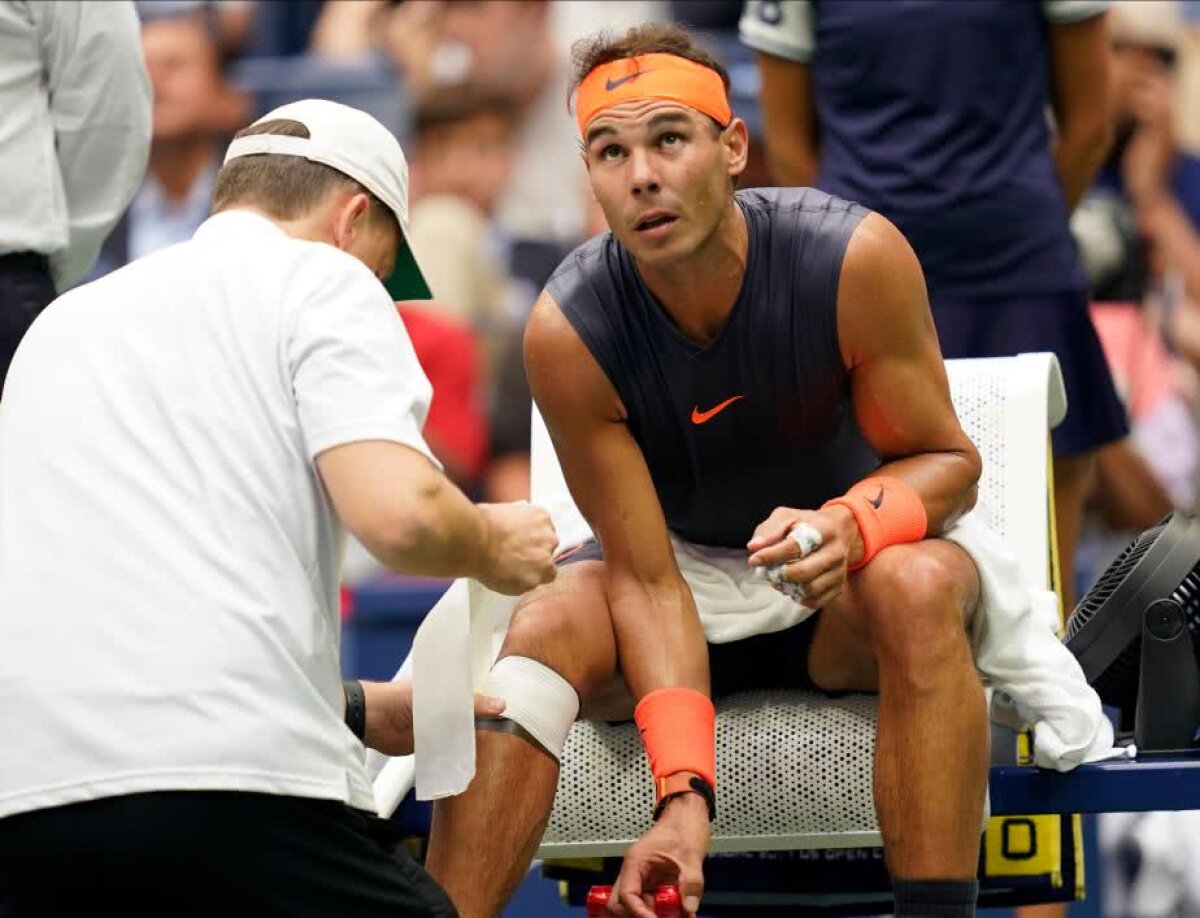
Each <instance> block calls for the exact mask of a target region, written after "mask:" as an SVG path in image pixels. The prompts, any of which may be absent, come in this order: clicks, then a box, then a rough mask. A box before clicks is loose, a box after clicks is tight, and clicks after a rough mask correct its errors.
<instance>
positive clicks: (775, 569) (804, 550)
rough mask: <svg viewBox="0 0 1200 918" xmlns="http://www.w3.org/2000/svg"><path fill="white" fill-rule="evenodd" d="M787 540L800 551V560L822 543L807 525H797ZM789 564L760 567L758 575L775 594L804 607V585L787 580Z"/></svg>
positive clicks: (818, 533) (785, 562)
mask: <svg viewBox="0 0 1200 918" xmlns="http://www.w3.org/2000/svg"><path fill="white" fill-rule="evenodd" d="M788 538H789V539H791V540H792V541H793V542H795V543H796V547H798V548H799V549H800V557H801V558H806V557H808V556H809V555H810V554H812V553H813V552H814V551H816V550H817V549H818V548H820V547H821V545H822V543H823V542H824V539H823V538H822V537H821V533H820V532H819V531H818V530H817V529H816V528H814V527H813V526H810V525H809V524H808V523H797V524H796V525H795V526H793V527H792V528H791V529H789V530H788ZM791 563H792V562H791V561H783V562H781V563H779V564H772V565H770V566H769V567H760V568H759V569H758V571H759V575H760V576H762V577H765V578H766V579H767V583H769V584H771V586H772V587H773V588H774V589H775V590H776V591H777V592H779V593H782V594H783V595H784V596H786V597H787V598H788V599H790V600H792V601H793V602H797V603H799V604H800V605H804V597H805V596H806V595H807V591H806V590H805V589H804V584H802V583H792V582H791V581H790V580H788V579H787V566H788V565H789V564H791Z"/></svg>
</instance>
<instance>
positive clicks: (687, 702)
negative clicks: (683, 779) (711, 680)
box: [633, 687, 717, 788]
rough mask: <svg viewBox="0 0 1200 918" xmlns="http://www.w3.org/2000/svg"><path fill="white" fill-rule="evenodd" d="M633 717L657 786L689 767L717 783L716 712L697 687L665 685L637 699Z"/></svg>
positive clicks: (710, 783) (709, 780) (714, 784)
mask: <svg viewBox="0 0 1200 918" xmlns="http://www.w3.org/2000/svg"><path fill="white" fill-rule="evenodd" d="M633 719H634V721H636V722H637V725H638V729H639V730H640V731H641V733H642V745H643V746H645V747H646V757H647V758H649V759H650V773H651V774H652V775H654V784H655V787H656V788H658V787H661V786H662V780H661V779H663V778H666V777H669V776H670V775H673V774H676V773H678V772H681V771H690V772H692V773H693V774H697V775H699V776H700V777H701V778H703V779H704V780H705V781H707V782H708V785H709V787H714V788H715V787H716V785H717V741H716V712H715V711H714V710H713V703H712V701H711V700H710V699H709V698H708V697H707V696H705V695H704V694H702V693H701V692H697V691H696V690H695V689H689V688H680V687H674V688H663V689H657V690H656V691H653V692H651V693H650V694H649V695H647V696H646V697H644V698H643V699H642V700H641V701H639V702H638V705H637V707H636V708H635V709H634V711H633Z"/></svg>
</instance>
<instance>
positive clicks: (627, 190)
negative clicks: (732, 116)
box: [585, 99, 745, 264]
mask: <svg viewBox="0 0 1200 918" xmlns="http://www.w3.org/2000/svg"><path fill="white" fill-rule="evenodd" d="M740 126H741V122H740V121H735V126H733V127H730V128H727V129H726V131H725V132H719V131H718V129H717V126H716V125H715V123H714V122H713V121H712V120H711V119H710V118H708V117H707V116H706V115H702V114H700V113H699V112H697V111H696V110H695V109H692V108H688V107H686V106H683V105H679V104H677V103H674V102H666V101H661V100H657V99H651V100H646V101H641V102H627V103H624V104H622V105H618V106H614V107H613V108H611V109H608V110H607V111H605V112H604V113H603V114H601V115H599V116H598V117H597V118H595V119H594V120H593V121H592V123H591V124H590V125H588V131H587V137H586V139H585V154H586V158H587V167H588V177H589V180H590V181H591V185H592V193H593V194H594V195H595V197H596V201H597V203H599V205H600V208H601V209H602V210H603V211H604V216H605V219H606V220H607V221H608V226H609V228H610V229H611V230H612V231H613V232H614V233H615V234H616V236H617V238H618V239H619V240H620V241H621V243H622V244H623V245H624V246H625V247H626V248H627V249H629V251H630V252H631V253H632V254H633V256H634V257H635V258H636V259H638V261H640V262H642V263H644V264H664V263H668V262H671V261H675V260H679V259H682V258H686V257H687V256H689V255H691V254H692V253H694V252H695V251H696V250H697V249H699V248H700V247H701V246H702V245H703V244H704V242H705V241H706V240H707V239H708V238H709V237H710V236H711V235H712V233H713V232H714V230H715V229H716V227H717V224H718V223H719V222H720V220H721V217H722V214H723V213H724V210H725V208H726V206H728V203H729V198H730V195H731V194H732V184H731V182H730V178H731V177H732V176H734V175H736V174H737V173H738V172H740V171H741V169H742V167H743V166H744V159H745V157H744V155H739V154H738V144H737V139H736V138H734V140H733V141H732V142H731V139H730V137H729V136H727V134H728V133H729V132H732V133H734V134H737V136H738V137H742V136H744V133H745V131H744V128H741V127H740Z"/></svg>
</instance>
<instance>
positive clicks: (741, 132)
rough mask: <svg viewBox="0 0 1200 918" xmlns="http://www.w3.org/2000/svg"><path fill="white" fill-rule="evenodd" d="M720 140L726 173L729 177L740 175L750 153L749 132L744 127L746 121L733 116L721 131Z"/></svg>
mask: <svg viewBox="0 0 1200 918" xmlns="http://www.w3.org/2000/svg"><path fill="white" fill-rule="evenodd" d="M720 141H721V146H723V147H724V148H725V158H726V171H727V173H728V174H729V176H730V177H731V178H732V177H735V176H738V175H741V174H742V172H744V171H745V169H746V160H747V159H748V158H749V155H750V132H749V131H748V130H747V129H746V122H745V121H743V120H742V119H741V118H734V119H733V120H732V121H730V122H729V124H728V125H727V126H726V128H725V129H724V130H723V131H721V136H720Z"/></svg>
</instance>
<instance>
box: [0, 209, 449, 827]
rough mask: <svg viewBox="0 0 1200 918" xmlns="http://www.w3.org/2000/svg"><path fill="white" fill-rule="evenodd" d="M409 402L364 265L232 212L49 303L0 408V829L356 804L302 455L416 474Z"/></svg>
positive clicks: (395, 320)
mask: <svg viewBox="0 0 1200 918" xmlns="http://www.w3.org/2000/svg"><path fill="white" fill-rule="evenodd" d="M430 397H431V389H430V385H429V381H428V380H427V379H426V378H425V375H424V373H423V372H422V370H421V367H420V365H419V364H418V363H417V360H416V356H415V355H414V353H413V349H412V345H411V343H410V342H409V340H408V336H407V334H406V333H405V330H404V325H403V323H402V322H401V320H400V318H399V317H398V315H397V313H396V310H395V307H394V305H393V303H392V302H391V299H390V298H389V297H388V295H387V293H386V292H385V291H384V289H383V286H382V285H381V284H380V283H379V281H377V280H376V279H375V278H374V277H373V276H372V275H371V272H370V271H369V270H368V269H367V268H366V267H365V266H364V265H363V264H361V263H360V262H359V261H357V260H356V259H354V258H353V257H351V256H349V255H347V254H345V253H343V252H341V251H338V250H337V249H335V248H333V247H332V246H328V245H323V244H320V243H316V242H304V241H300V240H296V239H292V238H290V237H288V236H287V235H286V234H284V232H283V231H282V230H281V229H279V228H278V227H277V226H275V225H274V224H273V223H271V222H270V221H268V220H266V219H264V218H262V217H259V216H256V215H254V214H251V213H249V212H245V211H240V212H239V211H232V212H225V213H221V214H218V215H216V216H214V217H211V218H210V219H209V220H207V221H206V222H205V223H204V224H203V225H202V226H201V227H200V228H199V229H198V230H197V231H196V234H195V236H194V237H193V239H191V240H190V241H188V242H184V243H182V244H180V245H176V246H172V247H170V248H168V249H164V250H162V251H160V252H157V253H155V254H153V255H150V256H148V257H146V258H143V259H141V260H139V261H136V262H134V263H133V264H131V265H129V266H127V267H125V268H123V269H121V270H119V271H116V272H114V273H112V274H110V275H108V276H107V277H104V278H102V279H100V280H98V281H96V282H95V283H92V284H88V285H86V286H83V287H79V288H77V289H75V290H73V291H71V292H69V293H67V294H65V295H64V296H62V297H60V298H59V299H57V300H56V301H55V302H54V303H53V304H51V305H50V306H49V307H48V308H47V309H46V310H45V312H44V313H43V314H42V315H41V316H40V317H39V318H38V320H37V321H36V322H35V323H34V325H33V327H32V329H31V330H30V331H29V333H28V335H27V337H26V338H25V340H24V341H23V342H22V344H21V346H20V348H19V349H18V351H17V354H16V357H15V359H14V360H13V363H12V368H11V372H10V373H9V376H8V381H7V384H6V388H5V392H4V398H3V401H2V402H0V817H3V816H6V815H10V814H13V813H18V812H22V811H26V810H33V809H41V808H46V807H51V806H56V805H59V804H65V803H71V802H75V801H81V800H88V799H92V798H97V797H106V796H111V795H117V794H129V793H137V792H143V791H155V790H187V789H220V790H242V791H258V792H265V793H272V794H288V795H296V796H301V797H316V798H324V799H332V800H341V801H344V802H347V803H349V804H350V805H352V806H355V807H359V808H362V809H367V810H373V809H374V802H373V798H372V793H371V788H370V785H369V782H368V780H367V777H366V774H365V771H364V769H363V748H362V746H361V744H360V743H359V741H358V740H356V739H355V738H354V736H353V735H352V734H351V733H350V731H349V730H348V729H347V728H346V727H345V725H344V724H343V698H342V688H341V674H340V669H339V661H338V645H339V634H340V629H339V613H338V603H337V589H338V575H339V567H340V556H341V546H342V542H343V533H342V529H341V526H340V524H339V523H338V520H337V518H336V517H335V515H334V513H333V511H332V509H331V507H330V504H329V501H328V499H327V497H326V495H325V493H324V491H323V489H322V486H321V482H320V480H319V478H318V476H317V474H316V470H315V467H314V464H313V458H314V457H315V456H316V455H317V454H318V453H320V452H322V451H323V450H325V449H328V448H329V447H332V446H335V445H338V444H342V443H347V442H351V441H355V440H366V439H377V440H390V441H395V442H399V443H403V444H406V445H408V446H411V447H413V448H414V449H417V450H419V451H420V452H422V453H424V454H425V455H427V456H429V455H430V453H429V450H428V447H427V446H426V444H425V441H424V440H423V438H422V435H421V428H422V426H423V424H424V421H425V414H426V411H427V409H428V405H429V400H430ZM431 461H432V457H431ZM404 484H405V483H404V482H403V481H397V482H396V483H395V486H396V487H398V488H402V487H404Z"/></svg>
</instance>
